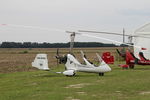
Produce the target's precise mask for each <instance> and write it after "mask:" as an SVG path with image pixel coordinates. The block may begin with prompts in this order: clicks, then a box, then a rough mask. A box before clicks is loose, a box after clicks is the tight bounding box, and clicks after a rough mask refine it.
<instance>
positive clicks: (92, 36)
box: [76, 32, 141, 48]
mask: <svg viewBox="0 0 150 100" xmlns="http://www.w3.org/2000/svg"><path fill="white" fill-rule="evenodd" d="M76 33H77V32H76ZM77 34H79V35H82V36H86V37H91V38H97V39H101V40H105V41H109V42H113V43H118V44H125V45H128V46H134V47H136V48H141V46H136V45H131V44H127V43H122V42H119V41H115V40H111V39H108V38H103V37H98V36H94V35H89V34H85V33H77Z"/></svg>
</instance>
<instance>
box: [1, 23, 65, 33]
mask: <svg viewBox="0 0 150 100" xmlns="http://www.w3.org/2000/svg"><path fill="white" fill-rule="evenodd" d="M0 26H10V27H20V28H30V29H39V30H45V31H58V32H65V31H64V30H61V29H58V28H47V27H39V26H28V25H16V24H0Z"/></svg>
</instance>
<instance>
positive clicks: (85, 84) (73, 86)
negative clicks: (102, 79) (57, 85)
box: [65, 83, 90, 88]
mask: <svg viewBox="0 0 150 100" xmlns="http://www.w3.org/2000/svg"><path fill="white" fill-rule="evenodd" d="M87 85H90V84H89V83H81V84H73V85H68V86H66V87H65V88H83V87H84V86H87Z"/></svg>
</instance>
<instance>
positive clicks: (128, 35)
mask: <svg viewBox="0 0 150 100" xmlns="http://www.w3.org/2000/svg"><path fill="white" fill-rule="evenodd" d="M78 31H79V32H85V33H101V34H112V35H119V36H122V35H123V34H120V33H113V32H98V31H86V30H78ZM124 36H131V37H142V38H150V37H147V36H139V35H127V34H124Z"/></svg>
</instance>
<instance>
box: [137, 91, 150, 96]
mask: <svg viewBox="0 0 150 100" xmlns="http://www.w3.org/2000/svg"><path fill="white" fill-rule="evenodd" d="M139 94H141V95H146V94H148V95H150V91H143V92H140V93H139Z"/></svg>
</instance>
